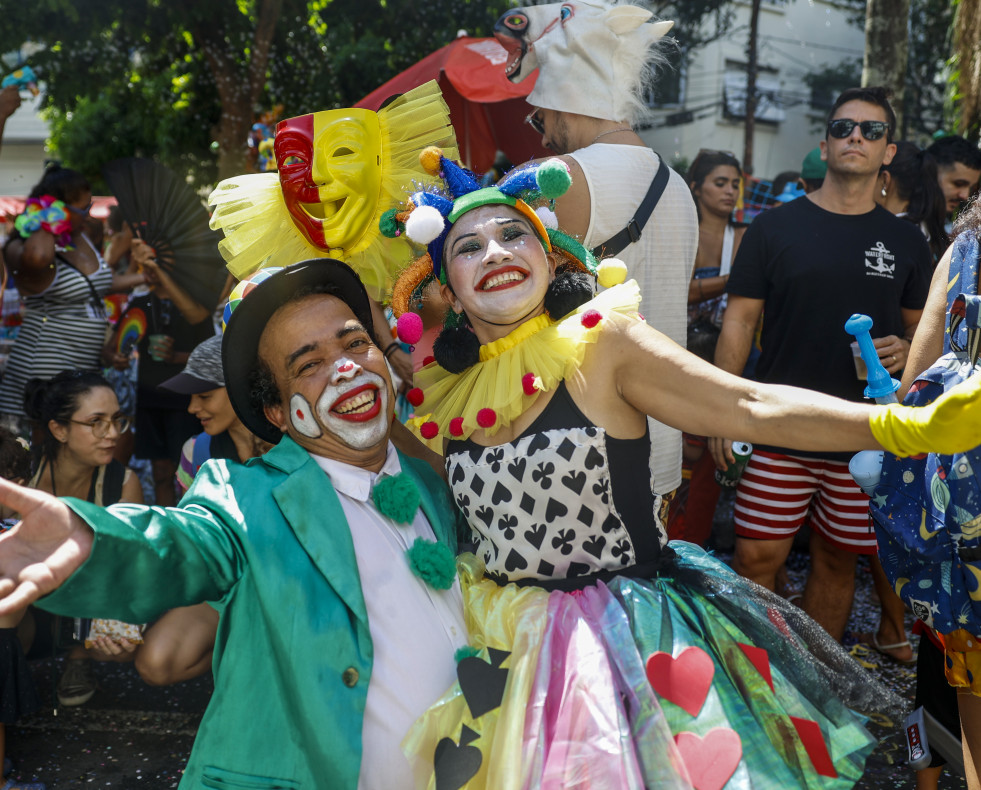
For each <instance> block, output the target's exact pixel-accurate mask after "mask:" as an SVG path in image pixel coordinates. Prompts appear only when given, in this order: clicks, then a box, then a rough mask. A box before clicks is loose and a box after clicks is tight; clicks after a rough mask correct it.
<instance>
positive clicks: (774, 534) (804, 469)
mask: <svg viewBox="0 0 981 790" xmlns="http://www.w3.org/2000/svg"><path fill="white" fill-rule="evenodd" d="M808 512H810V518H811V528H812V529H815V530H817V531H818V532H819V533H820V534H821V536H822V537H823V538H824V539H825V540H827V541H828V542H829V543H831V544H832V545H833V546H837V547H838V548H840V549H843V550H845V551H850V552H852V553H854V554H874V553H875V551H876V542H875V531H874V530H873V528H872V524H871V521H870V519H869V498H868V497H867V496H866V495H865V494H864V493H862V489H861V488H859V487H858V485H857V484H856V483H855V481H854V480H853V479H852V476H851V475H850V474H849V473H848V464H847V463H846V462H844V461H829V460H827V459H824V458H803V457H801V456H797V455H780V454H779V453H771V452H768V451H766V450H753V454H752V455H751V456H750V459H749V463H748V464H747V465H746V469H745V470H743V476H742V477H741V478H740V480H739V488H738V489H737V491H736V514H735V516H736V518H735V521H736V534H737V535H740V536H742V537H745V538H760V539H764V540H780V539H783V538H790V537H793V536H794V535H795V534H796V533H797V530H799V529H800V527H801V524H803V523H804V519H805V518H807V515H808Z"/></svg>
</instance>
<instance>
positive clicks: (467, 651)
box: [453, 645, 480, 664]
mask: <svg viewBox="0 0 981 790" xmlns="http://www.w3.org/2000/svg"><path fill="white" fill-rule="evenodd" d="M479 655H480V650H478V649H477V648H476V647H474V646H473V645H464V646H463V647H459V648H457V651H456V652H455V653H454V654H453V660H454V661H456V663H457V664H459V663H460V662H461V661H463V659H465V658H476V657H477V656H479Z"/></svg>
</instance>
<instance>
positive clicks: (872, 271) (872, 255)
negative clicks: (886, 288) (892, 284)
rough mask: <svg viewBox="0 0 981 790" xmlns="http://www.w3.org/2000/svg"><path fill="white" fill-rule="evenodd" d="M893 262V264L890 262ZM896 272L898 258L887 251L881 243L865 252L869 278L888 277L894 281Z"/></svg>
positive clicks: (866, 271) (878, 242)
mask: <svg viewBox="0 0 981 790" xmlns="http://www.w3.org/2000/svg"><path fill="white" fill-rule="evenodd" d="M890 261H891V262H890ZM895 271H896V256H895V255H893V254H892V253H891V252H889V250H887V249H886V245H885V244H883V243H882V242H881V241H877V242H876V243H875V247H873V248H872V249H871V250H866V251H865V274H866V275H868V276H869V277H887V278H889V279H890V280H892V279H893V274H894V273H895Z"/></svg>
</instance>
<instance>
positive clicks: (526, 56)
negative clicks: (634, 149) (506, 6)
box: [494, 0, 674, 125]
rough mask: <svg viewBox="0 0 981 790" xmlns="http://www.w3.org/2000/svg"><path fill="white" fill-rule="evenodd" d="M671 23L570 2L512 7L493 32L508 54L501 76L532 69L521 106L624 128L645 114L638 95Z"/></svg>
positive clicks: (628, 9) (581, 0) (658, 60)
mask: <svg viewBox="0 0 981 790" xmlns="http://www.w3.org/2000/svg"><path fill="white" fill-rule="evenodd" d="M673 24H674V23H673V22H667V21H658V20H655V19H653V14H652V13H651V12H650V11H648V10H647V9H645V8H639V7H638V6H634V5H627V4H614V3H603V2H597V1H596V0H574V1H573V2H564V3H547V4H545V5H538V6H528V7H523V8H515V9H512V10H511V11H508V12H507V13H506V14H504V15H503V16H501V18H500V19H498V20H497V23H496V24H495V25H494V35H495V36H496V37H497V40H498V41H500V42H501V45H502V46H503V47H504V48H505V49H506V50H507V51H508V62H507V66H506V69H507V76H508V79H510V80H511V81H512V82H521V81H522V80H523V79H525V78H526V77H527V76H528V75H530V74H531V73H532V72H534V70H535V69H536V68H537V69H538V81H537V82H536V83H535V87H534V89H533V90H532V92H531V93H530V94H529V96H528V103H529V104H531V105H533V106H535V107H543V108H545V109H547V110H558V111H560V112H569V113H576V114H577V115H586V116H589V117H590V118H603V119H605V120H608V121H617V122H627V123H629V124H631V125H633V124H636V123H637V122H638V121H640V120H641V119H642V118H643V116H644V115H645V114H647V113H649V112H650V110H649V108H648V106H647V102H646V101H645V98H644V97H645V94H646V93H647V89H648V88H649V87H651V85H650V83H652V82H653V79H654V70H655V67H656V66H658V65H661V64H662V63H663V61H664V56H663V55H662V54H661V49H662V48H661V47H659V46H656V44H657V42H659V41H660V40H661V39H662V38H663V36H664V35H665V34H666V33H667V32H668V31H669V30H670V29H671V27H672V25H673Z"/></svg>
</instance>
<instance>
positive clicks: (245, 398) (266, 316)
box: [221, 258, 374, 444]
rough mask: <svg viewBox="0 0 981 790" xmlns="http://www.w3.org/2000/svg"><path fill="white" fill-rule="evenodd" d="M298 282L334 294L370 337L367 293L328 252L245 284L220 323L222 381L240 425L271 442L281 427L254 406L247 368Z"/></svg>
mask: <svg viewBox="0 0 981 790" xmlns="http://www.w3.org/2000/svg"><path fill="white" fill-rule="evenodd" d="M303 288H316V291H314V292H315V293H325V294H328V295H329V296H336V297H337V298H338V299H340V300H341V301H342V302H344V303H345V304H346V305H347V306H348V307H350V308H351V312H352V313H354V316H355V318H357V319H358V321H360V322H361V324H362V326H364V328H365V329H367V330H368V333H369V334H370V335H371V336H372V337H374V331H373V324H372V320H371V302H370V301H369V299H368V293H367V292H366V291H365V289H364V286H363V285H362V284H361V280H360V279H358V275H357V274H355V273H354V269H352V268H351V267H350V266H348V265H347V264H346V263H341V262H340V261H337V260H334V259H333V258H315V259H313V260H309V261H302V262H301V263H294V264H293V265H292V266H287V267H285V268H283V269H280V270H279V271H277V272H276V273H275V274H272V275H269V276H267V277H266V278H265V279H263V280H262V281H261V282H259V283H258V284H256V285H255V286H254V287H252V288H251V289H249V288H247V289H246V291H245V294H244V296H243V297H242V299H241V301H239V302H238V303H237V304H233V305H231V306H232V307H233V309H232V311H231V317H230V318H228V319H227V322H226V325H225V335H224V341H223V342H222V354H221V356H222V367H223V368H224V370H225V387H226V388H227V391H228V399H229V400H230V401H231V402H232V408H234V409H235V413H236V414H237V415H238V418H239V419H240V420H241V421H242V423H243V424H244V425H245V427H246V428H248V429H249V430H250V431H252V433H254V434H255V435H256V436H258V437H259V438H261V439H265V440H266V441H267V442H272V443H273V444H275V443H276V442H278V441H279V440H280V439H281V438H282V436H283V433H282V431H280V429H279V428H277V427H276V426H275V425H273V424H272V423H271V422H269V420H267V419H266V415H265V414H264V413H263V411H262V409H258V410H257V409H256V408H255V406H254V405H253V402H252V397H251V392H250V390H251V387H250V384H251V382H250V381H249V378H250V375H249V374H250V373H251V372H252V370H253V369H254V368H255V366H256V362H257V361H258V354H259V339H260V338H261V337H262V333H263V331H264V330H265V328H266V324H268V323H269V321H270V319H271V318H272V317H273V314H274V313H275V312H276V311H277V310H278V309H279V308H280V307H282V306H283V305H284V304H286V303H287V302H288V301H290V299H291V298H292V297H293V296H295V295H296V293H297V292H298V291H300V290H301V289H303Z"/></svg>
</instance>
